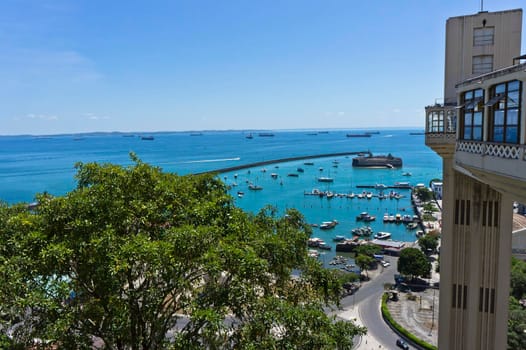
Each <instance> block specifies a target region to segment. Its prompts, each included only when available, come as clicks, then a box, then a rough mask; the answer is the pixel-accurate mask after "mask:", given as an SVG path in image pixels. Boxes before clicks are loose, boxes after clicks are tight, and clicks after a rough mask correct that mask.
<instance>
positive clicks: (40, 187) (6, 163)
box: [0, 129, 442, 257]
mask: <svg viewBox="0 0 526 350" xmlns="http://www.w3.org/2000/svg"><path fill="white" fill-rule="evenodd" d="M369 131H370V130H369ZM415 131H420V130H413V129H412V130H401V129H379V130H378V132H379V133H378V134H373V135H372V136H371V137H346V134H348V133H361V132H364V130H352V131H351V130H291V131H271V132H267V133H271V134H272V135H273V136H259V132H257V131H255V132H252V133H251V134H252V135H253V138H247V137H246V136H247V135H248V134H249V132H246V131H245V132H242V131H203V132H199V133H195V132H192V133H190V132H162V133H147V134H145V133H142V134H139V133H133V134H131V133H130V134H124V133H92V134H75V135H54V136H2V137H0V200H2V201H4V202H7V203H17V202H31V201H33V200H34V198H35V194H36V193H39V192H44V191H47V192H49V193H51V194H54V195H62V194H65V193H67V192H68V191H70V190H72V189H73V188H74V187H75V179H74V175H75V169H74V165H75V163H76V162H84V163H86V162H100V163H107V162H109V163H115V164H121V165H129V164H131V161H130V157H129V153H130V152H134V153H135V154H137V156H138V157H139V158H140V159H141V160H142V161H144V162H146V163H149V164H152V165H155V166H159V167H161V168H162V169H163V170H164V171H167V172H174V173H177V174H179V175H185V174H190V173H199V172H205V171H213V170H216V169H222V168H227V167H234V166H240V165H244V164H251V163H255V162H262V161H270V160H274V159H285V158H290V157H303V156H305V157H307V156H311V155H319V154H332V153H342V152H360V151H371V152H372V153H373V154H388V153H391V154H392V155H393V156H396V157H401V158H402V159H403V168H401V169H360V168H353V167H352V166H351V162H352V158H353V156H339V157H325V158H316V159H309V160H308V162H312V163H314V164H313V165H305V164H304V163H305V162H306V160H296V161H289V162H282V163H276V164H268V165H265V166H255V167H252V168H248V169H240V170H236V171H231V172H226V173H222V174H221V175H220V176H221V178H222V179H223V180H224V181H225V183H226V184H227V185H229V186H231V190H230V193H231V194H232V196H233V197H234V199H235V202H236V204H237V205H238V206H239V207H241V208H243V209H244V210H246V211H250V212H254V213H255V212H257V211H259V210H260V209H261V208H262V207H264V206H265V205H267V204H270V205H273V206H276V207H277V208H278V210H279V211H280V212H283V211H284V210H286V209H287V208H297V209H298V210H300V211H301V212H302V213H303V215H304V216H305V217H306V219H307V221H308V222H309V223H312V224H321V223H322V222H324V221H330V220H337V221H338V222H339V224H338V225H337V226H336V227H335V228H334V229H332V230H320V229H319V228H314V233H313V236H316V237H320V238H322V239H324V240H325V241H326V242H327V243H329V244H331V245H334V243H333V242H332V237H333V236H335V235H343V236H346V237H351V229H353V228H355V227H359V226H362V225H361V224H360V223H359V222H356V219H355V218H356V216H357V215H358V214H360V213H361V212H364V211H366V212H368V213H369V214H371V215H374V216H376V220H375V221H373V222H371V223H370V226H371V227H372V228H373V230H374V231H375V232H377V231H386V232H390V233H391V234H392V238H393V239H395V240H401V241H414V240H415V234H414V231H408V230H407V229H406V228H405V227H404V225H396V224H384V223H383V221H382V218H383V215H384V214H385V213H389V214H393V215H394V214H397V213H400V214H402V215H403V214H409V215H412V214H413V212H412V207H411V203H410V198H409V190H396V191H397V192H399V193H400V194H402V195H404V197H403V198H401V199H399V200H394V199H391V200H390V199H384V200H379V199H378V198H374V197H373V198H372V199H370V200H367V199H358V198H356V197H355V198H354V199H350V198H345V197H334V198H332V199H327V198H326V197H319V196H309V195H305V193H306V192H311V191H312V190H313V189H318V190H320V191H332V192H334V193H342V194H346V193H351V192H354V193H356V194H357V193H361V192H362V189H361V188H357V187H356V186H358V185H375V184H379V183H381V184H385V185H392V184H394V183H395V182H410V183H411V184H412V185H415V184H418V183H423V184H426V185H427V184H429V181H430V180H431V179H433V178H441V177H442V163H441V158H440V157H439V156H438V155H437V154H435V153H434V152H433V151H432V150H431V149H429V148H428V147H426V146H425V143H424V135H421V134H420V135H410V132H415ZM141 136H152V137H153V140H145V139H142V138H141ZM298 167H301V168H303V170H304V172H302V173H298V172H297V168H298ZM292 173H296V174H298V176H297V177H292V176H288V174H292ZM403 173H411V176H404V175H403ZM271 174H275V175H273V176H271ZM320 176H325V177H331V178H333V179H334V181H333V182H332V183H320V182H318V180H317V178H318V177H320ZM249 183H252V184H254V185H257V186H260V187H262V188H263V189H262V190H259V191H251V190H249V188H248V185H249ZM239 191H241V192H243V193H244V195H243V196H238V195H237V193H238V192H239ZM370 191H372V192H373V193H375V194H376V193H378V191H377V190H375V189H373V190H370ZM384 191H385V192H388V191H389V190H384ZM330 255H334V249H333V250H332V253H328V256H327V257H330Z"/></svg>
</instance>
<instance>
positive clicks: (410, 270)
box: [398, 248, 431, 277]
mask: <svg viewBox="0 0 526 350" xmlns="http://www.w3.org/2000/svg"><path fill="white" fill-rule="evenodd" d="M398 272H400V273H401V274H402V275H405V276H411V277H416V276H421V277H426V276H428V275H429V273H430V272H431V263H430V262H429V260H428V259H427V256H426V255H425V254H424V253H422V251H421V250H420V249H418V248H405V249H402V251H401V252H400V258H399V259H398Z"/></svg>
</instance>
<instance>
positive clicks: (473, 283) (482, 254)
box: [438, 159, 513, 350]
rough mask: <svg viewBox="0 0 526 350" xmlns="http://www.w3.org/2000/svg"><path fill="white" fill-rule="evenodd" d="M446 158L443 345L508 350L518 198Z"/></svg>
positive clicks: (471, 349) (465, 349)
mask: <svg viewBox="0 0 526 350" xmlns="http://www.w3.org/2000/svg"><path fill="white" fill-rule="evenodd" d="M447 163H448V164H446V159H444V201H443V208H444V212H443V229H442V247H441V249H440V253H441V256H440V272H441V281H440V314H439V322H440V323H439V344H438V345H439V348H440V349H450V350H494V349H505V348H506V340H507V338H506V335H507V318H508V297H509V287H510V286H509V283H510V260H511V225H512V221H513V220H512V215H513V213H512V200H511V198H510V197H509V195H503V194H501V193H499V192H497V191H496V190H494V189H492V188H491V187H490V186H489V185H487V184H484V183H482V182H479V181H477V180H476V179H473V178H471V177H469V176H467V175H464V174H463V173H460V172H458V171H455V170H454V169H453V168H452V161H449V160H448V161H447Z"/></svg>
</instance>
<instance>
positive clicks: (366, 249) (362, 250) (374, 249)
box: [354, 244, 382, 258]
mask: <svg viewBox="0 0 526 350" xmlns="http://www.w3.org/2000/svg"><path fill="white" fill-rule="evenodd" d="M381 250H382V248H380V247H379V246H377V245H375V244H361V245H359V246H357V247H356V248H355V249H354V252H355V253H356V255H360V254H361V255H366V256H370V257H371V258H372V257H374V255H375V254H378V253H379V252H380V251H381Z"/></svg>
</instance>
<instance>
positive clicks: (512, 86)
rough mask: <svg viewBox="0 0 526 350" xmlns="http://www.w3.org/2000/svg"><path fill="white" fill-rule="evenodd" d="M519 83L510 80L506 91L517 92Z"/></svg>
mask: <svg viewBox="0 0 526 350" xmlns="http://www.w3.org/2000/svg"><path fill="white" fill-rule="evenodd" d="M519 87H520V82H519V81H518V80H512V81H510V82H508V91H517V90H519Z"/></svg>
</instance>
